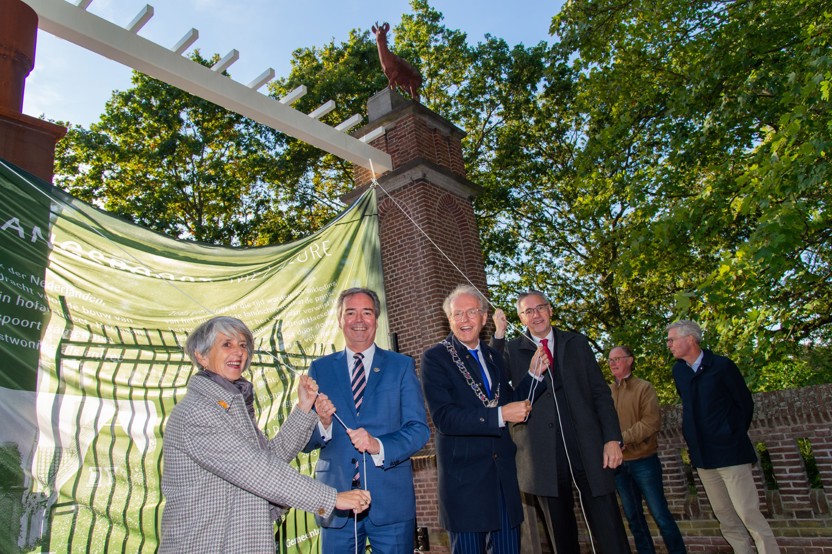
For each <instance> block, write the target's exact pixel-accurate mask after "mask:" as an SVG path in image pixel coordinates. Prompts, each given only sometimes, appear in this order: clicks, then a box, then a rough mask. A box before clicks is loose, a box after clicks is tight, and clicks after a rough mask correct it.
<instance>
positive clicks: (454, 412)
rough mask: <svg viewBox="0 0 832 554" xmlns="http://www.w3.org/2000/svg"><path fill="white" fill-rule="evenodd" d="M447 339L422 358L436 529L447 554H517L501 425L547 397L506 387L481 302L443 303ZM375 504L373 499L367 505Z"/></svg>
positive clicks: (512, 471) (512, 476)
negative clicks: (444, 537) (432, 439)
mask: <svg viewBox="0 0 832 554" xmlns="http://www.w3.org/2000/svg"><path fill="white" fill-rule="evenodd" d="M443 308H444V310H445V314H446V315H447V316H448V322H449V323H450V327H451V334H450V335H449V336H448V337H447V338H446V339H445V340H443V341H442V342H440V343H439V344H437V345H436V346H433V347H431V348H429V349H428V350H426V351H425V352H424V354H423V355H422V387H423V388H424V391H425V400H426V401H427V405H428V409H429V410H430V415H431V418H432V419H433V423H434V425H435V426H436V461H437V466H438V467H437V469H438V478H439V523H440V524H441V525H442V526H443V527H444V528H445V529H447V530H448V534H449V535H450V539H451V553H452V554H485V552H486V551H487V552H489V554H518V552H519V551H520V535H519V526H520V523H521V522H522V521H523V508H522V505H521V502H520V489H519V488H518V486H517V467H516V465H515V461H514V457H515V454H516V452H517V449H516V448H515V446H514V443H513V442H512V440H511V436H510V435H509V431H508V428H507V427H506V424H507V423H522V422H523V421H525V420H526V418H527V417H528V415H529V412H530V411H531V404H532V402H533V401H534V399H536V398H537V397H538V396H539V393H541V392H542V391H544V390H545V389H546V383H545V382H542V380H540V379H541V378H540V373H541V369H542V370H543V371H545V367H543V366H541V365H540V364H536V365H534V367H535V374H534V375H533V374H531V373H530V372H527V373H526V375H525V377H524V378H523V379H522V380H521V381H520V383H519V384H518V387H517V389H516V390H515V389H513V388H512V387H511V385H509V383H508V380H507V378H506V372H505V371H504V369H503V364H502V358H501V357H500V355H499V354H498V353H497V352H495V351H494V350H492V349H491V348H489V347H488V346H487V345H486V344H485V343H484V342H482V341H481V340H480V331H482V328H483V326H484V325H485V322H486V321H487V318H488V310H487V305H486V300H485V297H484V296H483V295H482V294H480V292H479V291H477V290H476V289H475V288H473V287H470V286H467V285H461V286H459V287H457V288H456V289H455V290H454V291H453V292H451V293H450V294H449V295H448V297H447V298H446V299H445V302H444V305H443ZM374 502H375V499H374Z"/></svg>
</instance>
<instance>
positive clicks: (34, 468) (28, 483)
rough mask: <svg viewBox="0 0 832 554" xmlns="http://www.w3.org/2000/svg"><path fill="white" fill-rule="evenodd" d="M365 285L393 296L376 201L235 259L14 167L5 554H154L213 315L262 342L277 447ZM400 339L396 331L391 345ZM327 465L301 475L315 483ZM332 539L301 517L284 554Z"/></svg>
mask: <svg viewBox="0 0 832 554" xmlns="http://www.w3.org/2000/svg"><path fill="white" fill-rule="evenodd" d="M352 286H367V287H370V288H373V289H375V290H377V291H379V292H380V293H382V294H381V297H382V299H383V297H384V295H383V285H382V277H381V261H380V249H379V243H378V217H377V212H376V199H375V194H374V191H372V190H371V191H369V192H368V193H366V194H365V195H364V196H362V197H361V198H360V199H359V200H357V201H356V202H355V204H353V205H352V206H351V207H350V208H349V209H348V210H347V211H345V212H344V213H343V214H341V215H340V216H339V217H338V218H337V219H336V220H334V221H333V222H331V223H330V224H329V225H328V226H327V227H326V228H324V229H323V230H321V231H320V232H318V233H316V234H314V235H312V236H310V237H308V238H305V239H303V240H300V241H297V242H294V243H291V244H286V245H281V246H270V247H262V248H248V249H245V248H220V247H213V246H206V245H201V244H196V243H191V242H185V241H177V240H173V239H170V238H167V237H164V236H162V235H160V234H157V233H154V232H151V231H148V230H146V229H143V228H141V227H138V226H136V225H133V224H131V223H127V222H125V221H123V220H121V219H119V218H117V217H113V216H111V215H108V214H106V213H104V212H101V211H99V210H97V209H96V208H94V207H92V206H90V205H88V204H85V203H83V202H80V201H79V200H77V199H73V198H72V197H70V196H68V195H66V194H64V193H62V192H61V191H60V190H57V189H55V188H54V187H52V186H51V185H50V184H48V183H46V182H43V181H40V180H39V179H37V178H35V177H33V176H31V175H28V174H26V173H24V172H22V171H21V170H19V169H17V168H15V167H14V166H11V165H9V164H6V163H4V162H2V161H0V356H2V360H3V363H2V364H0V421H2V422H3V423H2V425H0V552H33V551H41V552H47V551H51V552H119V551H120V552H140V551H141V552H153V551H155V550H156V547H157V545H158V542H159V527H160V526H159V522H160V518H161V513H162V509H163V507H164V501H163V497H162V496H161V492H160V487H159V484H160V477H161V468H162V459H161V453H162V448H161V441H162V440H163V429H164V422H165V418H166V417H167V415H168V414H169V413H170V411H171V409H172V408H173V406H174V405H175V404H176V402H177V400H178V399H179V398H181V397H182V396H183V395H184V393H185V387H186V384H187V382H188V378H189V377H190V375H191V374H192V371H193V369H192V367H191V364H190V362H189V361H188V359H187V357H186V356H185V355H184V352H183V350H182V345H183V344H184V342H185V339H186V337H187V334H188V332H190V331H191V330H192V329H193V328H194V327H196V325H198V324H199V323H201V322H202V321H204V320H206V319H208V318H209V317H212V316H214V315H230V316H234V317H238V318H240V319H242V320H243V321H244V322H245V323H246V324H247V325H248V326H249V327H250V328H251V330H252V331H253V333H254V337H255V341H256V344H255V348H256V353H255V356H254V359H253V363H252V366H251V370H250V374H249V375H246V377H247V378H249V379H251V380H252V381H253V383H254V385H255V396H256V400H255V404H256V410H257V415H258V420H259V424H260V426H261V428H263V429H264V431H265V432H266V434H267V435H268V436H273V435H274V434H275V433H276V432H277V430H278V428H279V427H280V424H281V422H282V421H283V419H284V418H285V416H286V415H287V414H288V412H289V410H291V407H292V406H293V405H294V402H295V400H294V399H293V398H292V395H293V393H294V383H295V380H296V378H297V375H298V372H299V371H303V370H305V369H306V368H307V367H308V366H309V364H310V363H311V361H312V360H314V359H315V358H316V357H319V356H321V355H323V354H327V353H329V352H332V351H334V350H335V349H340V348H343V339H342V337H341V334H340V332H339V330H338V325H337V318H336V313H335V300H336V298H337V296H338V294H339V292H340V291H341V290H343V289H345V288H348V287H352ZM387 331H388V329H387V321H386V319H384V318H382V319H381V320H380V321H379V329H378V337H379V339H382V341H383V339H385V338H386V337H387V336H388V332H387ZM382 345H383V344H382ZM315 457H316V456H315V455H314V454H313V455H312V456H308V455H301V456H299V457H298V459H297V460H296V464H297V467H298V468H299V469H300V470H301V471H303V472H304V473H307V474H311V473H312V469H313V466H314V462H315ZM317 542H318V541H317V530H316V529H315V526H314V521H313V520H312V517H311V516H309V515H307V514H305V513H303V512H299V513H295V512H290V514H289V517H288V518H287V520H286V521H285V522H284V524H283V526H282V528H281V533H280V543H279V547H280V548H279V550H281V551H283V552H316V551H317V549H318V545H317Z"/></svg>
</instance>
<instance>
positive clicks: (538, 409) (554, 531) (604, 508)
mask: <svg viewBox="0 0 832 554" xmlns="http://www.w3.org/2000/svg"><path fill="white" fill-rule="evenodd" d="M517 314H518V315H519V316H520V321H521V322H522V323H523V325H525V326H526V333H525V334H523V335H522V336H520V337H518V338H515V339H513V340H511V341H508V343H506V341H505V330H506V326H507V322H506V318H505V314H504V313H502V312H501V311H499V310H498V313H496V314H495V315H494V321H495V324H496V327H497V328H496V332H495V333H494V340H493V341H492V346H494V348H495V349H496V350H497V351H499V352H502V353H503V356H504V359H505V363H506V366H507V367H508V370H509V373H510V376H511V382H512V383H513V384H517V383H519V382H520V379H523V378H524V375H525V373H526V372H527V371H528V370H529V364H530V363H531V362H532V359H533V357H534V356H535V355H539V353H543V355H545V357H546V358H547V359H548V360H549V363H550V366H551V367H550V371H549V373H548V377H546V380H547V381H548V384H549V387H547V389H546V391H545V392H544V393H543V396H542V397H541V398H540V401H539V402H538V403H537V404H536V405H535V409H534V411H533V412H532V414H531V415H530V416H529V420H528V422H527V423H526V424H524V425H512V426H511V436H512V438H513V439H514V442H515V443H516V444H517V469H518V478H519V482H520V489H521V490H522V491H523V492H525V493H529V494H531V495H534V496H535V498H536V500H537V502H538V504H539V505H540V508H541V510H542V512H543V514H544V517H545V519H546V527H547V529H548V531H549V536H550V538H551V540H552V541H553V543H554V544H555V546H556V548H557V551H558V553H559V554H578V553H579V552H580V545H579V542H578V526H577V521H576V520H575V507H574V497H573V487H576V488H577V490H578V494H579V496H578V499H579V502H580V505H581V507H582V510H581V511H582V513H584V514H585V515H586V523H587V524H588V527H589V530H590V532H591V535H590V537H591V539H592V541H593V542H594V544H595V548H596V550H597V551H599V552H603V553H604V554H609V553H621V552H630V545H629V542H628V541H627V534H626V532H625V530H624V523H623V522H622V520H621V512H620V510H619V508H618V501H617V499H616V496H615V474H614V472H613V470H614V469H615V468H616V467H618V466H619V465H620V464H621V462H622V460H623V455H622V452H621V440H622V439H621V429H620V427H619V425H618V415H617V414H616V412H615V406H614V405H613V401H612V396H611V395H610V388H609V385H607V383H606V381H605V380H604V376H603V374H602V373H601V369H600V368H599V367H598V362H597V361H596V359H595V355H594V354H593V353H592V349H591V348H590V346H589V341H588V340H587V338H586V337H585V336H583V335H580V334H578V333H570V332H566V331H561V330H560V329H555V328H553V327H552V324H551V321H552V308H551V306H550V305H549V301H548V300H547V299H546V297H545V296H544V295H543V293H541V292H539V291H534V290H532V291H528V292H524V293H522V294H520V296H519V298H518V299H517Z"/></svg>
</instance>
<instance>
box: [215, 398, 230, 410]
mask: <svg viewBox="0 0 832 554" xmlns="http://www.w3.org/2000/svg"><path fill="white" fill-rule="evenodd" d="M217 404H219V405H220V406H222V409H223V410H227V409H228V402H226V401H225V400H217Z"/></svg>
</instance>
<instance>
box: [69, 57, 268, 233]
mask: <svg viewBox="0 0 832 554" xmlns="http://www.w3.org/2000/svg"><path fill="white" fill-rule="evenodd" d="M194 60H195V61H197V62H198V63H201V64H203V65H208V66H210V65H211V63H212V62H215V61H216V57H215V59H214V60H206V59H203V58H201V57H200V56H199V53H196V54H195V55H194ZM132 81H133V87H132V88H131V89H129V90H127V91H124V92H115V93H114V94H113V96H112V98H111V99H110V101H109V102H108V103H107V106H106V108H105V112H104V114H103V115H102V116H101V119H100V121H99V122H97V123H94V124H93V125H91V126H90V129H89V130H86V129H83V128H81V127H77V126H76V127H72V128H71V129H70V131H69V132H68V133H67V137H66V138H65V139H64V140H62V141H61V142H60V143H59V144H58V148H57V152H56V170H55V173H56V178H55V184H56V185H58V186H60V187H62V188H64V189H66V190H67V191H68V192H70V193H72V194H74V195H75V196H77V197H79V198H81V199H83V200H87V201H89V202H91V203H94V204H96V205H98V206H100V207H102V208H104V209H106V210H108V211H111V212H113V213H116V214H118V215H121V216H123V217H125V218H127V219H130V220H131V221H133V222H135V223H138V224H141V225H143V226H145V227H147V228H150V229H153V230H156V231H159V232H162V233H166V234H168V235H171V236H174V237H179V238H190V239H193V240H199V241H204V242H211V243H224V244H238V245H251V244H258V243H260V242H261V241H260V240H259V231H258V228H259V226H260V225H262V221H263V214H264V213H266V212H268V211H269V210H270V209H271V207H272V205H273V204H274V203H275V201H276V200H279V198H278V197H276V196H275V195H274V194H273V190H271V189H270V185H272V184H273V183H275V180H276V178H277V174H276V172H275V167H274V164H273V151H274V148H275V142H276V138H277V137H276V136H275V134H274V133H272V132H271V131H270V130H269V129H268V128H265V127H263V126H261V125H258V124H255V123H253V122H252V121H251V120H248V119H246V118H244V117H242V116H240V115H237V114H234V113H231V112H228V111H226V110H224V109H222V108H220V107H219V106H217V105H215V104H212V103H210V102H208V101H206V100H202V99H200V98H196V97H193V96H191V95H190V94H187V93H185V92H183V91H181V90H179V89H177V88H175V87H172V86H170V85H166V84H164V83H162V82H160V81H157V80H155V79H152V78H150V77H147V76H146V75H143V74H141V73H138V72H134V73H133V79H132Z"/></svg>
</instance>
